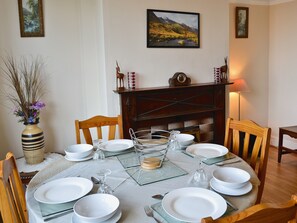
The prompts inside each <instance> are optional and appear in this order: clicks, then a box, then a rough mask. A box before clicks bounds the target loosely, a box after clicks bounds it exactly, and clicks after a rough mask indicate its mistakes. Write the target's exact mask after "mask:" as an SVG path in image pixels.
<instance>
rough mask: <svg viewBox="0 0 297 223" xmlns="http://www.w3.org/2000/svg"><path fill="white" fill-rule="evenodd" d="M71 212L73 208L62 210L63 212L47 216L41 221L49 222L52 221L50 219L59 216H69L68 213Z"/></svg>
mask: <svg viewBox="0 0 297 223" xmlns="http://www.w3.org/2000/svg"><path fill="white" fill-rule="evenodd" d="M71 212H73V208H70V209H67V210H64V211H61V212H58V213H55V214H52V215H47V217H45V218H43V220H44V221H50V220H52V219H55V218H58V217H61V216H63V215H66V214H69V213H71Z"/></svg>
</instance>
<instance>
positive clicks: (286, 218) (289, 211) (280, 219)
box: [201, 195, 297, 223]
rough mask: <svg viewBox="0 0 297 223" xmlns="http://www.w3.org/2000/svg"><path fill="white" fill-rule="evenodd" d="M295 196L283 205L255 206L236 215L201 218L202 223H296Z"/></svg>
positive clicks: (296, 201)
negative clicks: (214, 218)
mask: <svg viewBox="0 0 297 223" xmlns="http://www.w3.org/2000/svg"><path fill="white" fill-rule="evenodd" d="M296 213H297V196H296V195H292V197H291V200H289V201H288V202H286V203H285V204H273V203H262V204H256V205H254V206H252V207H249V208H247V209H246V210H243V211H241V212H239V213H237V214H234V215H230V216H226V217H222V218H219V219H216V220H213V219H212V218H211V217H207V218H203V219H202V220H201V222H202V223H266V222H267V223H293V222H294V223H296V220H297V218H296Z"/></svg>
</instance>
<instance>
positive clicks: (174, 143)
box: [170, 130, 180, 150]
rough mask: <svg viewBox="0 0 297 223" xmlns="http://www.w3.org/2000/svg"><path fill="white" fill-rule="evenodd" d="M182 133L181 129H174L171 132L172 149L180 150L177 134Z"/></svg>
mask: <svg viewBox="0 0 297 223" xmlns="http://www.w3.org/2000/svg"><path fill="white" fill-rule="evenodd" d="M178 134H180V131H178V130H173V131H171V132H170V141H171V142H170V143H172V144H171V148H172V150H179V149H180V144H179V142H178V141H177V135H178Z"/></svg>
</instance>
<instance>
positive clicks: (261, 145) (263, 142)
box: [224, 118, 271, 204]
mask: <svg viewBox="0 0 297 223" xmlns="http://www.w3.org/2000/svg"><path fill="white" fill-rule="evenodd" d="M270 136H271V129H270V128H266V127H261V126H259V125H258V124H256V123H255V122H253V121H250V120H243V121H238V120H233V119H232V118H228V120H227V124H226V132H225V141H224V146H226V147H227V148H228V149H229V151H230V152H232V153H234V154H236V155H238V156H240V157H241V158H243V159H244V160H245V161H246V162H247V163H248V164H249V165H250V166H251V167H252V168H253V169H254V170H255V172H256V174H257V176H258V178H259V180H260V185H259V187H258V194H257V200H256V203H257V204H258V203H260V201H261V197H262V194H263V189H264V183H265V176H266V167H267V161H268V150H269V146H270Z"/></svg>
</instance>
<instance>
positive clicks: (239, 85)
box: [229, 78, 249, 120]
mask: <svg viewBox="0 0 297 223" xmlns="http://www.w3.org/2000/svg"><path fill="white" fill-rule="evenodd" d="M232 82H233V84H231V85H230V88H229V91H230V92H236V93H238V120H240V93H241V92H247V91H249V88H248V86H247V84H246V82H245V80H244V79H242V78H240V79H235V80H232Z"/></svg>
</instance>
